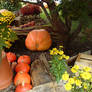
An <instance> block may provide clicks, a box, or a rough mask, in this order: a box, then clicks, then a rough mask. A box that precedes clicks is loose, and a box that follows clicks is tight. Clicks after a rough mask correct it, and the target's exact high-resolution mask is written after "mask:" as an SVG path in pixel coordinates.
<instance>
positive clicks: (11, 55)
mask: <svg viewBox="0 0 92 92" xmlns="http://www.w3.org/2000/svg"><path fill="white" fill-rule="evenodd" d="M6 56H7V59H8V62H14V61H15V60H16V55H15V53H13V52H7V53H6Z"/></svg>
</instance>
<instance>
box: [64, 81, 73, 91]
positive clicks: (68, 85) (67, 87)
mask: <svg viewBox="0 0 92 92" xmlns="http://www.w3.org/2000/svg"><path fill="white" fill-rule="evenodd" d="M65 89H66V90H67V91H70V90H71V89H72V85H71V84H70V83H66V84H65Z"/></svg>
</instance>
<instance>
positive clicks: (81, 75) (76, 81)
mask: <svg viewBox="0 0 92 92" xmlns="http://www.w3.org/2000/svg"><path fill="white" fill-rule="evenodd" d="M71 71H72V72H73V73H74V75H72V77H70V76H69V74H68V73H67V72H65V73H64V74H63V75H62V80H64V81H66V84H65V89H66V90H67V91H70V90H71V89H74V87H77V89H78V88H83V89H85V90H87V89H89V86H91V84H90V83H91V82H92V74H91V73H90V71H91V68H90V67H83V68H82V69H80V67H79V66H78V65H74V66H73V67H72V68H71ZM86 92H87V91H86Z"/></svg>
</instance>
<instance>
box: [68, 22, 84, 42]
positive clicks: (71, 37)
mask: <svg viewBox="0 0 92 92" xmlns="http://www.w3.org/2000/svg"><path fill="white" fill-rule="evenodd" d="M81 29H82V24H81V23H79V25H78V27H77V29H76V30H75V31H74V32H73V33H72V34H71V35H70V39H69V40H70V41H69V42H73V41H74V40H75V38H77V36H78V34H79V33H80V32H81Z"/></svg>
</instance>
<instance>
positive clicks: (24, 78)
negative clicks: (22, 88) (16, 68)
mask: <svg viewBox="0 0 92 92" xmlns="http://www.w3.org/2000/svg"><path fill="white" fill-rule="evenodd" d="M23 82H24V83H28V84H30V82H31V77H30V75H29V74H28V73H26V72H18V73H17V74H16V75H15V78H14V84H15V86H17V85H19V84H22V83H23Z"/></svg>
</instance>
